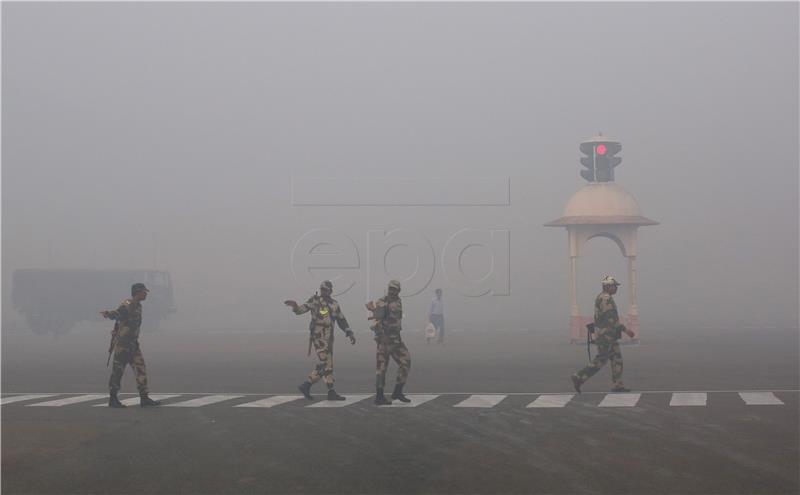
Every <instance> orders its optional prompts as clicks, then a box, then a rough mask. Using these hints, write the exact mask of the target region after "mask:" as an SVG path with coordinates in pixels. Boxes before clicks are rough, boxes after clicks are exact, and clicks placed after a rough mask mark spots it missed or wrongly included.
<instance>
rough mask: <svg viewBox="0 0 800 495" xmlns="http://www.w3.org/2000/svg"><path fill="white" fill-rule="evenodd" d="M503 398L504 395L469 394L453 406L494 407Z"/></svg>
mask: <svg viewBox="0 0 800 495" xmlns="http://www.w3.org/2000/svg"><path fill="white" fill-rule="evenodd" d="M505 398H506V396H505V395H471V396H469V398H467V399H464V400H462V401H461V402H459V403H458V404H456V405H454V406H453V407H494V406H496V405H497V404H499V403H500V401H502V400H503V399H505Z"/></svg>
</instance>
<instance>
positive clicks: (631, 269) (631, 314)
mask: <svg viewBox="0 0 800 495" xmlns="http://www.w3.org/2000/svg"><path fill="white" fill-rule="evenodd" d="M636 301H637V300H636V256H628V325H627V326H628V328H629V329H630V330H631V331H632V332H633V333H634V334H635V335H636V337H635V338H634V340H636V341H638V340H639V307H638V304H637V302H636Z"/></svg>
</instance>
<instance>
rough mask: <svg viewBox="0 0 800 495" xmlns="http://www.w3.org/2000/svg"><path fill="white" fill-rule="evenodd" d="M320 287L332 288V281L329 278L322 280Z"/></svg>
mask: <svg viewBox="0 0 800 495" xmlns="http://www.w3.org/2000/svg"><path fill="white" fill-rule="evenodd" d="M319 288H320V289H328V290H330V291H332V290H333V282H331V281H330V280H323V281H322V283H321V284H319Z"/></svg>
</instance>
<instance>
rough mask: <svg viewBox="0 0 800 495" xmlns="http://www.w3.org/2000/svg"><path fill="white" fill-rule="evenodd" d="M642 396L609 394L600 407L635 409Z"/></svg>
mask: <svg viewBox="0 0 800 495" xmlns="http://www.w3.org/2000/svg"><path fill="white" fill-rule="evenodd" d="M641 396H642V394H607V395H606V396H605V397H603V400H602V401H600V404H599V405H598V407H634V406H635V405H636V403H637V402H639V397H641Z"/></svg>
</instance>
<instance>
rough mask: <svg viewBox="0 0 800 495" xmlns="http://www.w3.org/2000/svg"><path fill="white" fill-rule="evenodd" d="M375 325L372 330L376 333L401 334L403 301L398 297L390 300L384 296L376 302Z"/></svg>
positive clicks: (373, 314) (373, 312)
mask: <svg viewBox="0 0 800 495" xmlns="http://www.w3.org/2000/svg"><path fill="white" fill-rule="evenodd" d="M372 316H373V318H374V319H375V323H374V324H373V326H372V327H370V328H372V329H373V330H374V331H375V332H378V331H383V332H386V333H400V331H401V330H402V329H403V327H402V324H401V322H402V319H403V301H402V300H401V299H400V298H399V297H397V298H395V299H389V298H388V296H384V297H382V298H380V299H378V300H377V301H375V309H374V310H373V311H372Z"/></svg>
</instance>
